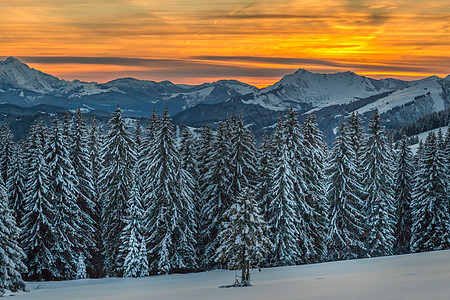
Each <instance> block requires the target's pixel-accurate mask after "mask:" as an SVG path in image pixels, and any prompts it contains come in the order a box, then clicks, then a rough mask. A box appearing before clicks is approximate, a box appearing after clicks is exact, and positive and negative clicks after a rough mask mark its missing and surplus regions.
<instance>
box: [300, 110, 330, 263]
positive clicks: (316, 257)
mask: <svg viewBox="0 0 450 300" xmlns="http://www.w3.org/2000/svg"><path fill="white" fill-rule="evenodd" d="M301 130H302V136H303V139H302V142H303V153H304V155H303V156H302V158H301V159H302V163H303V166H304V168H305V183H306V187H307V193H306V197H305V200H306V202H307V203H308V205H309V207H311V208H312V210H310V211H307V212H306V214H305V216H304V218H305V222H307V223H308V228H309V235H310V236H309V238H310V239H312V241H313V243H314V250H315V253H311V254H310V255H308V256H309V257H307V258H306V259H305V262H307V263H313V262H319V261H323V260H326V258H327V249H326V239H327V230H328V225H327V212H328V202H327V177H326V175H325V161H326V158H327V147H326V145H325V143H324V140H323V135H322V132H321V131H320V130H319V126H318V124H317V122H316V116H315V115H314V114H312V115H309V116H308V117H307V118H306V119H305V121H304V122H303V125H302V128H301Z"/></svg>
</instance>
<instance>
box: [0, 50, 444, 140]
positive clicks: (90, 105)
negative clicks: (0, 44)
mask: <svg viewBox="0 0 450 300" xmlns="http://www.w3.org/2000/svg"><path fill="white" fill-rule="evenodd" d="M0 102H4V103H12V104H16V105H20V106H35V105H39V104H48V105H55V106H60V107H63V108H66V109H76V108H78V107H81V108H83V109H84V110H85V111H92V112H94V113H95V112H96V111H97V112H99V111H102V112H111V111H113V110H114V109H115V107H116V105H117V104H120V106H121V108H122V109H123V110H124V114H125V115H127V116H132V117H143V116H148V115H149V114H151V112H152V111H153V110H156V111H157V112H158V113H160V112H161V111H162V110H163V109H164V107H165V106H166V105H167V106H168V107H169V110H170V113H171V115H173V116H174V118H175V120H176V121H177V122H180V123H184V124H187V125H191V126H201V125H203V124H211V125H214V124H215V123H216V122H217V121H218V120H222V119H224V118H226V117H227V116H228V115H230V114H231V113H237V114H241V115H243V116H244V118H246V121H247V122H248V123H252V124H253V129H254V130H255V131H256V132H258V131H261V130H262V129H264V128H267V129H269V130H270V129H271V128H272V127H273V124H274V123H275V121H276V117H277V116H278V115H280V114H282V113H283V112H284V111H286V110H287V109H288V108H289V107H290V106H292V107H294V109H296V110H297V111H298V112H299V116H300V119H302V118H304V117H305V116H306V115H307V114H309V113H312V112H315V113H316V115H317V120H318V121H319V125H320V126H321V127H322V130H324V131H325V133H326V134H328V135H333V129H335V128H336V127H337V126H338V123H339V121H340V120H341V119H342V117H345V116H346V115H348V114H349V113H350V112H352V111H358V112H359V113H360V114H361V115H362V116H363V118H366V119H367V118H368V117H369V116H370V114H371V111H372V110H373V109H375V108H377V109H378V110H379V111H380V113H381V116H382V118H383V120H384V122H385V124H386V125H387V126H388V128H392V127H395V126H398V125H402V124H406V123H409V122H412V121H414V120H417V119H418V118H420V117H421V116H424V115H426V114H429V113H431V112H433V111H440V110H443V109H445V108H448V107H450V76H447V77H446V78H439V77H437V76H431V77H428V78H424V79H421V80H415V81H404V80H399V79H393V78H387V79H381V80H377V79H373V78H369V77H365V76H359V75H357V74H355V73H352V72H343V73H335V74H318V73H312V72H309V71H306V70H304V69H299V70H298V71H296V72H295V73H293V74H289V75H286V76H284V77H283V78H282V79H281V80H280V81H278V82H277V83H275V84H274V85H271V86H269V87H266V88H264V89H258V88H256V87H254V86H251V85H248V84H245V83H242V82H239V81H236V80H219V81H216V82H212V83H203V84H200V85H186V84H174V83H172V82H170V81H161V82H155V81H148V80H138V79H134V78H120V79H116V80H112V81H110V82H107V83H102V84H100V83H96V82H82V81H79V80H74V81H65V80H61V79H58V78H57V77H54V76H52V75H49V74H45V73H43V72H41V71H38V70H35V69H32V68H30V67H28V66H27V65H26V64H24V63H22V62H20V61H19V60H18V59H16V58H13V57H10V58H8V59H6V60H5V61H0Z"/></svg>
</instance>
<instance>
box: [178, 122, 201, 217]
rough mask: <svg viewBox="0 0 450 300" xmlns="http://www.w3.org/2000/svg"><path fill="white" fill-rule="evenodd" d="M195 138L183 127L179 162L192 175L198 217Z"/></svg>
mask: <svg viewBox="0 0 450 300" xmlns="http://www.w3.org/2000/svg"><path fill="white" fill-rule="evenodd" d="M196 144H197V139H196V138H195V137H194V135H193V134H192V133H191V132H190V130H189V129H188V128H184V129H183V132H182V134H181V141H180V162H181V168H182V169H183V170H185V171H187V172H188V173H189V175H190V176H191V177H192V181H190V182H191V183H192V187H191V189H192V192H193V193H194V195H193V197H194V198H193V202H194V204H195V214H196V217H195V218H196V219H197V220H198V218H199V213H200V209H201V205H200V201H199V198H200V185H199V176H200V175H199V174H200V171H199V168H198V161H197V149H196Z"/></svg>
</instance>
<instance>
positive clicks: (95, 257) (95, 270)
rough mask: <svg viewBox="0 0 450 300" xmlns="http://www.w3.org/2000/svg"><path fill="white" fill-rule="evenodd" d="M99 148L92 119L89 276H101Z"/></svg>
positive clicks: (97, 134)
mask: <svg viewBox="0 0 450 300" xmlns="http://www.w3.org/2000/svg"><path fill="white" fill-rule="evenodd" d="M101 149H102V137H101V133H100V128H99V127H98V126H97V120H96V119H95V117H94V119H93V120H92V124H91V127H90V131H89V137H88V150H89V158H90V163H89V169H90V172H91V178H92V186H93V188H94V190H93V194H92V197H93V198H92V199H93V201H94V203H95V208H94V215H93V217H92V219H93V221H94V242H95V247H94V248H93V249H92V251H91V256H92V269H91V270H90V272H89V273H90V274H89V275H90V276H91V277H95V278H97V277H102V276H103V274H104V273H103V255H102V249H103V241H102V219H101V214H102V213H101V212H102V207H103V205H102V202H101V194H102V193H101V185H100V175H101V174H102V169H103V164H102V159H101V153H100V152H101Z"/></svg>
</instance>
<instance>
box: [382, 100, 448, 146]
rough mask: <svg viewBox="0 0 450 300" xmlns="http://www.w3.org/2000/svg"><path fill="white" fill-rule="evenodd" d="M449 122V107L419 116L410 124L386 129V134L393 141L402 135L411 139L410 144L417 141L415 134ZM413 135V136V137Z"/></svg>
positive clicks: (399, 138)
mask: <svg viewBox="0 0 450 300" xmlns="http://www.w3.org/2000/svg"><path fill="white" fill-rule="evenodd" d="M449 123H450V108H447V109H445V110H442V111H438V112H433V113H431V114H428V115H426V116H423V117H421V118H420V119H418V120H417V121H414V122H413V123H411V124H408V125H404V126H400V127H398V128H395V129H391V130H389V131H388V136H392V139H393V140H394V141H399V140H401V139H402V138H403V136H404V135H407V136H409V137H410V139H411V144H416V143H418V142H419V140H418V138H417V135H418V134H420V133H422V132H425V131H429V130H432V129H436V128H440V127H444V126H447V125H448V124H449ZM414 136H415V137H414Z"/></svg>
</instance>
